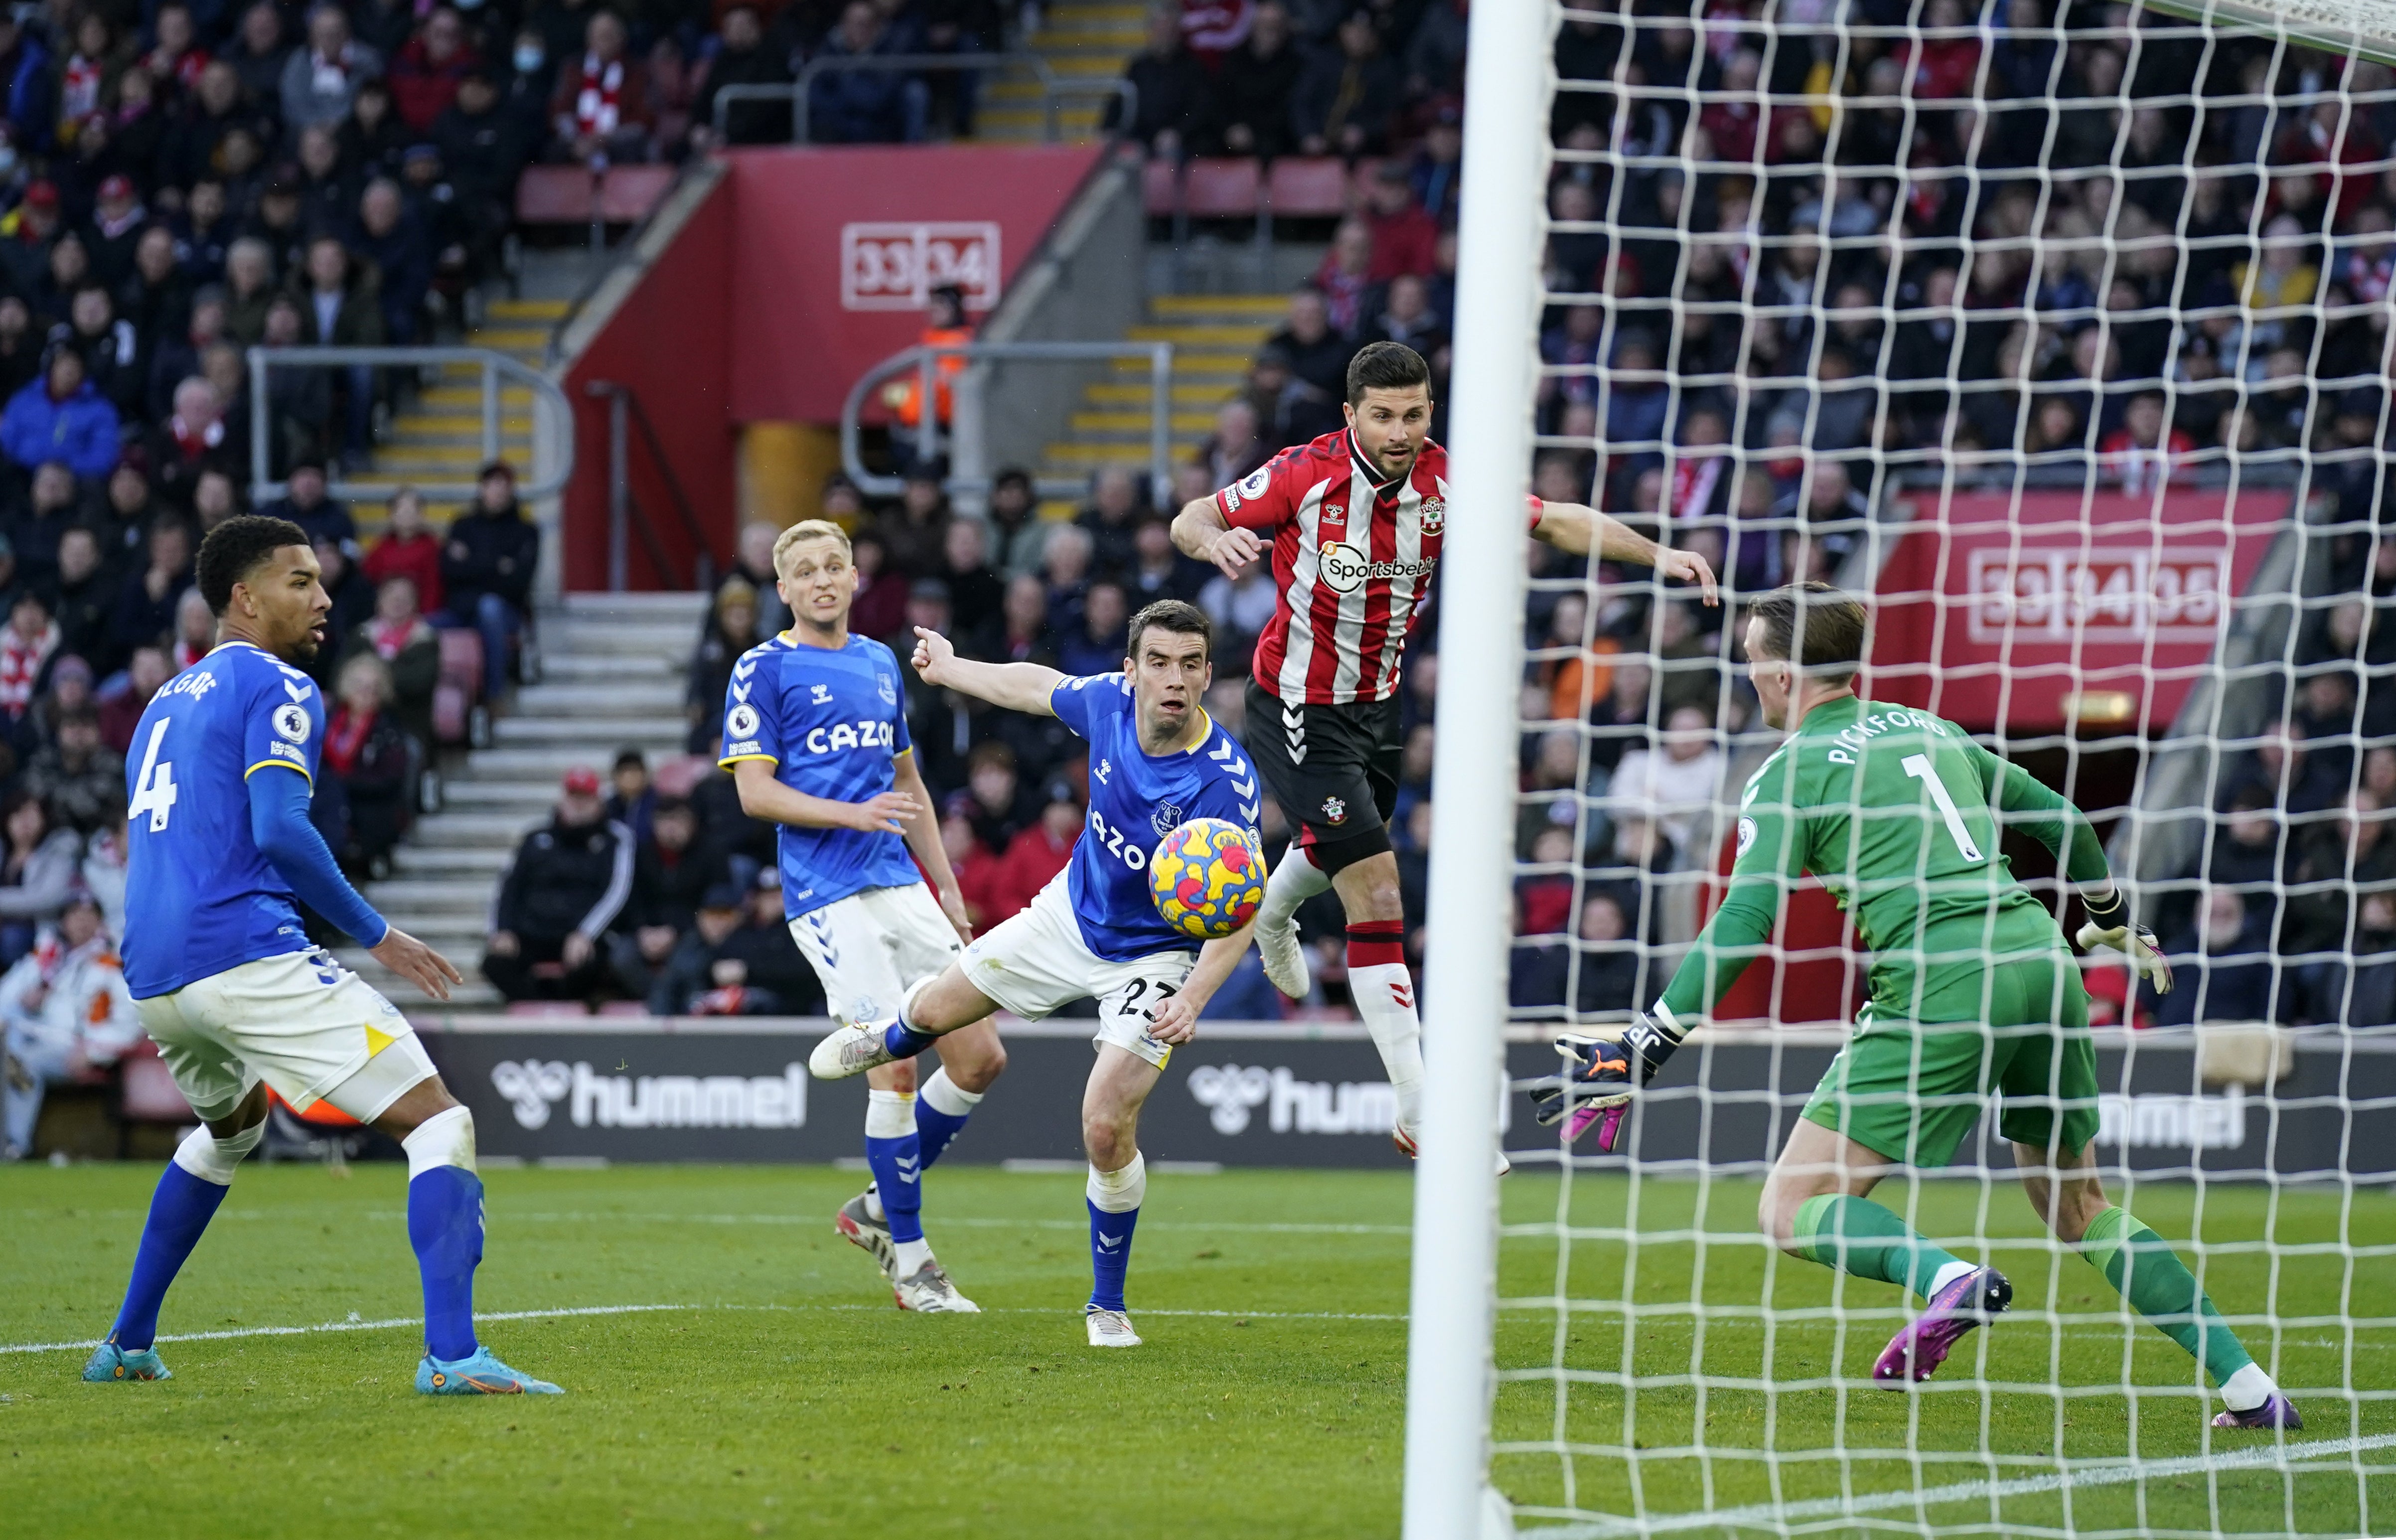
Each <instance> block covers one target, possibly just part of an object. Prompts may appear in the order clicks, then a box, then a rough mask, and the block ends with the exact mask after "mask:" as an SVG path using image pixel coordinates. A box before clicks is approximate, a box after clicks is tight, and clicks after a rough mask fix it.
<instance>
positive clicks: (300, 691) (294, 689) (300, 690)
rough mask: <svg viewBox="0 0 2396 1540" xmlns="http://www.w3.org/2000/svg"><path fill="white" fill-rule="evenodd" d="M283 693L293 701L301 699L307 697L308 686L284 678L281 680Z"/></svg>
mask: <svg viewBox="0 0 2396 1540" xmlns="http://www.w3.org/2000/svg"><path fill="white" fill-rule="evenodd" d="M283 693H284V694H285V695H287V696H289V697H291V698H292V700H293V701H295V702H297V701H302V700H305V699H307V698H308V686H307V685H305V684H292V683H291V681H289V680H287V679H286V680H285V681H284V682H283Z"/></svg>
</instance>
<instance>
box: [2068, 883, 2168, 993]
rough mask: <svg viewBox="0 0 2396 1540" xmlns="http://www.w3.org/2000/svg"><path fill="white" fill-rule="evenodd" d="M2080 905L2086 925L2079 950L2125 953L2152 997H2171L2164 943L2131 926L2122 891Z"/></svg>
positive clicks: (2137, 927) (2140, 926) (2128, 908)
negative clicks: (2104, 949) (2085, 908)
mask: <svg viewBox="0 0 2396 1540" xmlns="http://www.w3.org/2000/svg"><path fill="white" fill-rule="evenodd" d="M2083 902H2085V903H2086V904H2087V906H2088V923H2086V924H2084V925H2083V926H2081V927H2080V936H2079V940H2080V947H2081V949H2082V950H2083V951H2088V950H2093V949H2096V948H2098V947H2110V948H2112V949H2114V950H2115V951H2118V952H2122V953H2124V954H2126V955H2127V956H2128V957H2129V959H2130V967H2131V970H2132V971H2133V972H2135V973H2136V974H2138V975H2139V976H2141V977H2143V978H2145V979H2146V981H2147V982H2148V983H2150V984H2152V985H2153V986H2154V987H2155V993H2157V994H2169V993H2171V987H2172V970H2171V959H2170V958H2168V957H2165V956H2164V955H2163V943H2162V942H2160V941H2157V940H2156V939H2155V933H2154V932H2153V931H2151V930H2150V929H2148V928H2147V927H2146V926H2144V925H2133V924H2131V923H2130V906H2129V904H2128V903H2127V901H2125V900H2124V899H2123V896H2122V890H2121V889H2119V888H2114V889H2112V890H2111V891H2110V892H2109V893H2107V894H2106V895H2105V896H2103V897H2101V898H2087V899H2083Z"/></svg>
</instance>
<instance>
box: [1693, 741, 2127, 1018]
mask: <svg viewBox="0 0 2396 1540" xmlns="http://www.w3.org/2000/svg"><path fill="white" fill-rule="evenodd" d="M2003 825H2011V826H2012V827H2014V828H2017V829H2021V830H2026V831H2027V832H2029V833H2030V834H2032V835H2034V836H2035V837H2036V838H2037V839H2038V840H2039V841H2040V843H2043V844H2044V845H2045V846H2046V847H2047V848H2048V849H2050V850H2053V851H2055V852H2056V853H2057V856H2059V857H2060V858H2061V860H2062V863H2063V870H2064V874H2065V875H2066V876H2067V877H2068V878H2070V880H2071V881H2072V882H2075V883H2094V882H2098V881H2101V880H2103V879H2104V878H2105V876H2106V875H2107V869H2106V865H2105V853H2104V849H2103V847H2102V846H2101V845H2100V844H2099V843H2097V834H2096V831H2095V830H2093V829H2091V828H2090V827H2089V826H2088V820H2087V819H2086V818H2084V817H2083V816H2081V814H2080V811H2079V810H2078V809H2077V808H2075V807H2073V806H2072V805H2071V803H2070V802H2069V801H2068V800H2066V799H2065V798H2064V797H2063V796H2062V795H2061V794H2060V793H2058V792H2057V791H2055V790H2051V789H2049V788H2048V787H2046V786H2044V785H2042V784H2041V783H2039V782H2038V781H2036V780H2033V779H2032V778H2030V775H2029V773H2028V772H2026V771H2024V770H2022V769H2020V768H2019V767H2017V766H2016V765H2013V764H2010V763H2006V762H2005V761H2003V760H2001V759H1999V758H1997V756H1996V755H1994V754H1991V753H1990V752H1989V751H1988V750H1986V749H1983V748H1981V747H1980V746H1979V745H1978V744H1977V743H1975V742H1973V741H1972V739H1971V738H1970V737H1969V736H1967V735H1966V734H1965V733H1964V732H1963V729H1962V728H1960V727H1958V726H1956V725H1955V724H1953V723H1950V722H1945V721H1942V720H1940V719H1939V718H1937V717H1934V716H1932V715H1931V714H1930V713H1928V712H1927V711H1919V710H1914V709H1913V708H1911V707H1910V706H1890V705H1884V704H1883V703H1881V702H1878V701H1868V700H1859V699H1857V698H1856V697H1852V696H1849V697H1842V698H1839V699H1836V700H1831V701H1827V702H1825V703H1823V704H1821V705H1819V706H1817V707H1815V708H1814V709H1813V710H1810V711H1808V712H1806V713H1805V716H1804V721H1803V722H1801V723H1800V724H1798V728H1797V731H1796V732H1795V733H1793V734H1791V735H1790V738H1789V740H1788V741H1787V742H1786V743H1784V744H1782V745H1781V746H1780V748H1779V749H1778V750H1777V751H1776V752H1775V753H1774V754H1773V755H1772V757H1771V758H1770V759H1767V760H1765V761H1764V763H1763V765H1762V766H1760V767H1759V768H1758V769H1757V770H1756V772H1755V775H1754V777H1753V778H1751V779H1750V780H1749V782H1748V783H1747V789H1746V790H1745V791H1743V792H1742V793H1741V794H1740V797H1739V816H1738V856H1737V863H1736V864H1735V865H1734V866H1733V867H1732V868H1731V879H1730V888H1729V891H1728V892H1727V893H1726V894H1725V895H1724V897H1723V904H1722V908H1721V909H1719V910H1717V911H1716V912H1715V914H1714V917H1713V919H1712V920H1711V922H1710V923H1708V924H1707V926H1706V928H1705V931H1704V932H1703V934H1701V935H1700V936H1698V937H1697V945H1696V946H1695V947H1694V948H1692V949H1690V952H1689V955H1688V956H1687V958H1686V959H1684V961H1683V962H1682V963H1681V966H1680V969H1679V971H1678V972H1676V973H1675V974H1674V975H1673V976H1672V981H1671V984H1670V985H1669V986H1667V987H1666V989H1665V990H1664V996H1663V1000H1662V1002H1661V1005H1660V1007H1659V1009H1660V1011H1661V1012H1662V1013H1663V1014H1665V1015H1666V1016H1668V1017H1669V1018H1670V1019H1671V1020H1672V1021H1674V1022H1675V1023H1677V1024H1678V1025H1679V1026H1681V1027H1682V1028H1684V1029H1685V1028H1687V1027H1690V1026H1693V1025H1695V1024H1696V1023H1697V1022H1698V1021H1700V1020H1702V1019H1704V1018H1705V1017H1706V1016H1708V1015H1709V1014H1710V1012H1711V1010H1712V1008H1713V1005H1714V1002H1716V1001H1718V1000H1720V999H1721V998H1722V996H1723V994H1724V991H1725V990H1727V989H1729V988H1730V987H1731V985H1732V983H1733V982H1734V981H1736V980H1737V977H1738V976H1739V974H1740V973H1741V972H1743V971H1744V970H1745V969H1746V967H1747V964H1748V963H1750V962H1752V961H1753V960H1754V959H1755V958H1756V957H1757V956H1758V955H1759V954H1760V953H1761V952H1762V951H1763V950H1764V947H1765V944H1766V942H1767V941H1768V940H1769V939H1770V937H1771V935H1772V926H1773V923H1774V921H1775V920H1776V919H1777V916H1778V914H1779V911H1780V903H1781V898H1782V896H1784V895H1785V894H1786V893H1787V892H1788V891H1789V890H1790V888H1791V887H1792V886H1794V885H1795V883H1797V880H1798V879H1799V878H1800V877H1801V876H1802V875H1804V874H1805V873H1808V872H1810V873H1812V874H1813V875H1814V876H1815V877H1816V878H1817V879H1819V880H1820V882H1821V883H1822V885H1823V886H1824V887H1825V888H1827V889H1829V891H1830V896H1832V897H1833V898H1835V899H1836V900H1837V901H1838V904H1839V907H1840V908H1842V909H1845V910H1846V911H1847V913H1848V914H1849V915H1851V916H1852V917H1853V918H1854V920H1855V924H1856V930H1857V934H1858V935H1859V936H1861V937H1862V938H1863V944H1864V945H1865V946H1866V947H1867V948H1869V949H1870V951H1871V954H1872V961H1871V991H1870V1001H1869V1002H1867V1003H1866V1005H1865V1007H1864V1012H1863V1016H1862V1023H1861V1024H1862V1025H1863V1026H1865V1027H1866V1028H1869V1027H1870V1025H1871V1024H1872V1023H1874V1022H1904V1021H1920V1022H1939V1021H1972V1020H1977V1019H1980V1018H1981V1014H1982V1013H1983V1012H1984V1011H1985V1010H1986V1008H1987V1006H1986V996H1987V992H1988V972H1989V969H1990V967H1991V966H1992V965H1997V964H1999V963H2002V961H2003V959H2005V958H2007V957H2019V956H2023V955H2025V954H2039V955H2041V956H2051V955H2053V954H2054V953H2056V952H2057V951H2059V950H2061V949H2063V938H2062V933H2061V932H2060V930H2059V929H2058V928H2057V925H2056V923H2055V918H2054V916H2053V915H2052V914H2050V913H2049V912H2048V911H2047V909H2046V906H2044V905H2043V904H2042V903H2040V902H2039V901H2038V899H2037V898H2035V897H2033V896H2031V895H2030V892H2029V891H2028V890H2027V889H2025V888H2024V887H2023V886H2022V885H2021V883H2020V882H2019V881H2018V880H2017V879H2016V878H2015V876H2014V874H2013V869H2012V867H2011V865H2010V864H2009V863H2008V862H2007V861H2006V859H2005V857H2004V856H2003V854H2002V853H2001V852H2000V851H1999V850H1998V831H1999V829H2000V828H2001V827H2002V826H2003Z"/></svg>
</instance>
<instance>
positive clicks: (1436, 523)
mask: <svg viewBox="0 0 2396 1540" xmlns="http://www.w3.org/2000/svg"><path fill="white" fill-rule="evenodd" d="M1446 526H1447V499H1446V498H1441V497H1430V498H1424V499H1423V500H1422V532H1423V533H1424V534H1426V535H1436V534H1438V533H1439V532H1440V531H1441V530H1442V529H1444V528H1445V527H1446Z"/></svg>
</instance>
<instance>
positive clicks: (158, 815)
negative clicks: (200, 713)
mask: <svg viewBox="0 0 2396 1540" xmlns="http://www.w3.org/2000/svg"><path fill="white" fill-rule="evenodd" d="M173 720H174V718H172V717H161V718H159V719H158V724H157V725H156V726H154V727H153V728H151V729H150V746H149V747H148V748H147V749H144V750H142V751H141V775H140V778H139V779H138V780H136V781H135V782H134V783H133V801H132V803H131V804H130V805H128V806H127V807H126V809H125V816H126V817H127V818H138V817H140V816H141V815H142V814H144V813H147V814H149V815H150V832H151V833H153V834H156V833H159V832H161V831H162V830H165V829H166V815H167V814H168V813H170V812H172V811H174V807H175V766H174V765H173V763H168V762H162V761H161V760H160V759H159V758H158V742H159V740H160V739H161V738H164V737H166V724H168V723H169V722H172V721H173Z"/></svg>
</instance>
